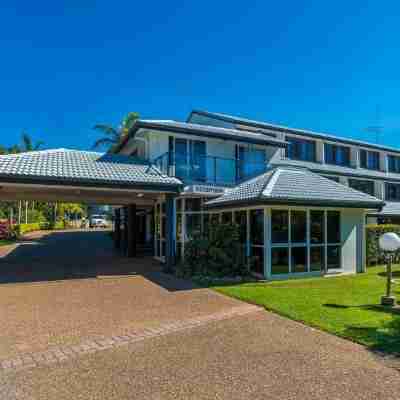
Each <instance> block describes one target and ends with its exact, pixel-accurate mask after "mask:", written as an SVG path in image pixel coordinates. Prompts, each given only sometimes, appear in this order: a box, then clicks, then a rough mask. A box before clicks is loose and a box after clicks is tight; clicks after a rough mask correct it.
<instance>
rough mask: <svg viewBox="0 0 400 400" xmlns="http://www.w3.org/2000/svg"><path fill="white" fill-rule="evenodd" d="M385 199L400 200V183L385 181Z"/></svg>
mask: <svg viewBox="0 0 400 400" xmlns="http://www.w3.org/2000/svg"><path fill="white" fill-rule="evenodd" d="M385 200H389V201H400V184H396V183H386V185H385Z"/></svg>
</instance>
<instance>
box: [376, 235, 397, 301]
mask: <svg viewBox="0 0 400 400" xmlns="http://www.w3.org/2000/svg"><path fill="white" fill-rule="evenodd" d="M379 247H380V248H381V249H382V250H383V251H384V252H386V253H387V257H388V261H387V267H386V295H385V296H382V297H381V304H382V305H383V306H390V307H393V306H394V304H395V297H394V296H392V258H393V252H395V251H397V250H398V249H400V238H399V237H398V236H397V235H396V234H395V233H393V232H388V233H384V234H383V235H382V236H381V237H380V238H379Z"/></svg>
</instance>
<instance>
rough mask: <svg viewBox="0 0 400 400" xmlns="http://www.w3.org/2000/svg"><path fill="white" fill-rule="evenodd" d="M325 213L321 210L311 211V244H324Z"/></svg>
mask: <svg viewBox="0 0 400 400" xmlns="http://www.w3.org/2000/svg"><path fill="white" fill-rule="evenodd" d="M324 233H325V223H324V212H323V211H319V210H311V211H310V243H311V244H322V243H323V242H324V240H325V239H324V236H325V234H324Z"/></svg>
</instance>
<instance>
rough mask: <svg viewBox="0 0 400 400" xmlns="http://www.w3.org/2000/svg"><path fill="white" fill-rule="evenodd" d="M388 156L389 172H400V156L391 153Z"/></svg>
mask: <svg viewBox="0 0 400 400" xmlns="http://www.w3.org/2000/svg"><path fill="white" fill-rule="evenodd" d="M387 158H388V169H389V172H396V173H398V174H400V157H398V156H390V155H389V156H387Z"/></svg>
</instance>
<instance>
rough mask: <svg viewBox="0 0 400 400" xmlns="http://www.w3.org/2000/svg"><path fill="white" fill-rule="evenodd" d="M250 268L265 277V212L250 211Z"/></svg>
mask: <svg viewBox="0 0 400 400" xmlns="http://www.w3.org/2000/svg"><path fill="white" fill-rule="evenodd" d="M250 255H251V264H250V267H251V269H252V271H253V272H256V273H259V274H262V275H264V210H251V211H250Z"/></svg>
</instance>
